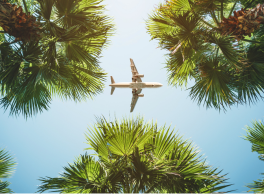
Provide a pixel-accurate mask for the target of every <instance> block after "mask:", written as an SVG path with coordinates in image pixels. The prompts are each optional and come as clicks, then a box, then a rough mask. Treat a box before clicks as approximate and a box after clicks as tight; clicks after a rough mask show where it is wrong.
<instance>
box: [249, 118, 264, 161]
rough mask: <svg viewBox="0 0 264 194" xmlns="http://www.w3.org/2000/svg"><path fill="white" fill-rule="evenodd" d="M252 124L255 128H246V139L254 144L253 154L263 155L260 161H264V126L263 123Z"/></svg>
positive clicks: (255, 122) (254, 122)
mask: <svg viewBox="0 0 264 194" xmlns="http://www.w3.org/2000/svg"><path fill="white" fill-rule="evenodd" d="M252 124H253V127H248V126H246V132H247V136H244V139H245V140H248V141H249V142H250V143H252V152H257V153H258V154H261V155H260V156H259V159H260V160H263V161H264V125H263V123H262V122H261V121H259V122H257V121H253V122H252Z"/></svg>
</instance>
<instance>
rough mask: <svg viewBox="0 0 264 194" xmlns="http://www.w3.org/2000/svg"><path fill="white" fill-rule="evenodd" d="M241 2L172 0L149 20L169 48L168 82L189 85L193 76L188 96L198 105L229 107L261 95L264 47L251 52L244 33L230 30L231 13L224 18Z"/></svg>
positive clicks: (153, 31)
mask: <svg viewBox="0 0 264 194" xmlns="http://www.w3.org/2000/svg"><path fill="white" fill-rule="evenodd" d="M238 5H239V3H238V1H229V0H210V1H208V0H202V1H200V0H199V1H198V0H187V1H186V0H170V1H166V3H164V4H161V5H160V6H159V7H158V8H157V9H156V10H155V11H154V12H153V14H152V15H151V16H150V17H149V19H148V20H147V30H148V33H149V34H150V35H151V38H152V39H157V40H159V45H160V47H161V48H162V49H166V50H168V51H170V52H169V54H168V55H167V66H166V68H167V70H168V73H169V76H168V82H169V84H171V85H173V86H175V87H177V86H181V87H184V86H185V87H187V83H188V80H190V79H194V80H195V84H194V86H192V87H190V88H189V90H190V97H191V99H193V100H195V101H197V102H198V105H200V104H202V103H203V104H204V105H205V106H206V107H207V108H209V107H214V108H216V109H219V110H222V109H223V110H226V107H230V106H231V105H233V104H238V103H239V104H245V103H249V104H250V103H254V102H256V101H257V100H259V99H262V98H263V97H262V94H261V93H262V92H263V91H264V76H263V75H264V69H263V65H262V64H263V63H264V60H262V59H263V57H261V56H263V55H262V54H261V51H259V52H257V53H256V52H255V53H254V54H255V57H254V59H253V58H249V57H248V56H250V55H252V54H253V52H252V48H250V47H247V45H246V44H245V43H244V40H245V41H246V39H242V40H240V41H238V40H236V39H235V38H236V36H234V35H232V34H231V32H230V33H227V32H226V29H227V26H228V25H225V24H226V23H224V22H225V21H227V20H228V19H224V18H225V17H226V18H229V16H231V14H232V13H233V11H234V9H236V8H238ZM261 8H262V7H261ZM235 13H236V12H235ZM232 17H233V16H232ZM260 17H262V16H260ZM230 23H232V21H230V22H229V23H228V22H227V24H230ZM232 25H233V23H232ZM237 25H240V24H239V23H237ZM257 32H258V30H257V31H256V33H257ZM232 33H234V32H233V31H232ZM241 36H242V35H241ZM253 42H254V41H253ZM256 55H257V57H260V58H259V60H258V61H256Z"/></svg>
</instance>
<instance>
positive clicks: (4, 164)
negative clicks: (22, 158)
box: [0, 149, 16, 193]
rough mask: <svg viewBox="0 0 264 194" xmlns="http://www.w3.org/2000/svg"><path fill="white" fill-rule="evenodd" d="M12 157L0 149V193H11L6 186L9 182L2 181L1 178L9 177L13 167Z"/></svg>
mask: <svg viewBox="0 0 264 194" xmlns="http://www.w3.org/2000/svg"><path fill="white" fill-rule="evenodd" d="M15 165H16V163H15V162H14V159H13V158H12V157H11V156H10V155H9V154H8V152H7V151H5V150H4V149H0V193H12V192H13V191H12V190H11V189H9V188H8V186H9V185H10V183H9V182H8V181H3V180H1V179H3V178H9V177H10V176H11V175H12V173H13V171H14V167H15Z"/></svg>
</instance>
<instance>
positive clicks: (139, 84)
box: [109, 82, 162, 89]
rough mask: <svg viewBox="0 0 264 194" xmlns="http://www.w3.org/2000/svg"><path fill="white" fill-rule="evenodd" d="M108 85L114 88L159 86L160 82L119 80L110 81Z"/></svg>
mask: <svg viewBox="0 0 264 194" xmlns="http://www.w3.org/2000/svg"><path fill="white" fill-rule="evenodd" d="M109 86H112V87H116V88H132V89H136V88H137V89H142V88H159V87H161V86H162V84H160V83H158V82H119V83H112V84H110V85H109Z"/></svg>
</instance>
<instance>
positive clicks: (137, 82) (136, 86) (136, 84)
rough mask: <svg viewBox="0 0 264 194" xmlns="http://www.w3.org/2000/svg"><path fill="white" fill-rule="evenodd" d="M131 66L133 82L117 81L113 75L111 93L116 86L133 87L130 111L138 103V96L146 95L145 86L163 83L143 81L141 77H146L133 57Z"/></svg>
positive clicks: (153, 86) (158, 85)
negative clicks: (140, 72) (143, 92)
mask: <svg viewBox="0 0 264 194" xmlns="http://www.w3.org/2000/svg"><path fill="white" fill-rule="evenodd" d="M130 62H131V64H130V67H131V71H132V82H120V83H115V80H114V78H113V77H112V76H110V78H111V84H110V85H109V86H111V87H112V88H111V95H112V94H113V93H114V91H115V88H131V89H132V94H133V96H132V102H131V105H130V106H131V109H130V112H133V110H134V108H135V105H136V103H137V100H138V97H144V94H141V91H142V89H143V88H159V87H161V86H162V84H160V83H158V82H142V80H141V77H144V75H143V74H139V73H138V71H137V68H136V66H135V63H134V61H133V60H132V59H130Z"/></svg>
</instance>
